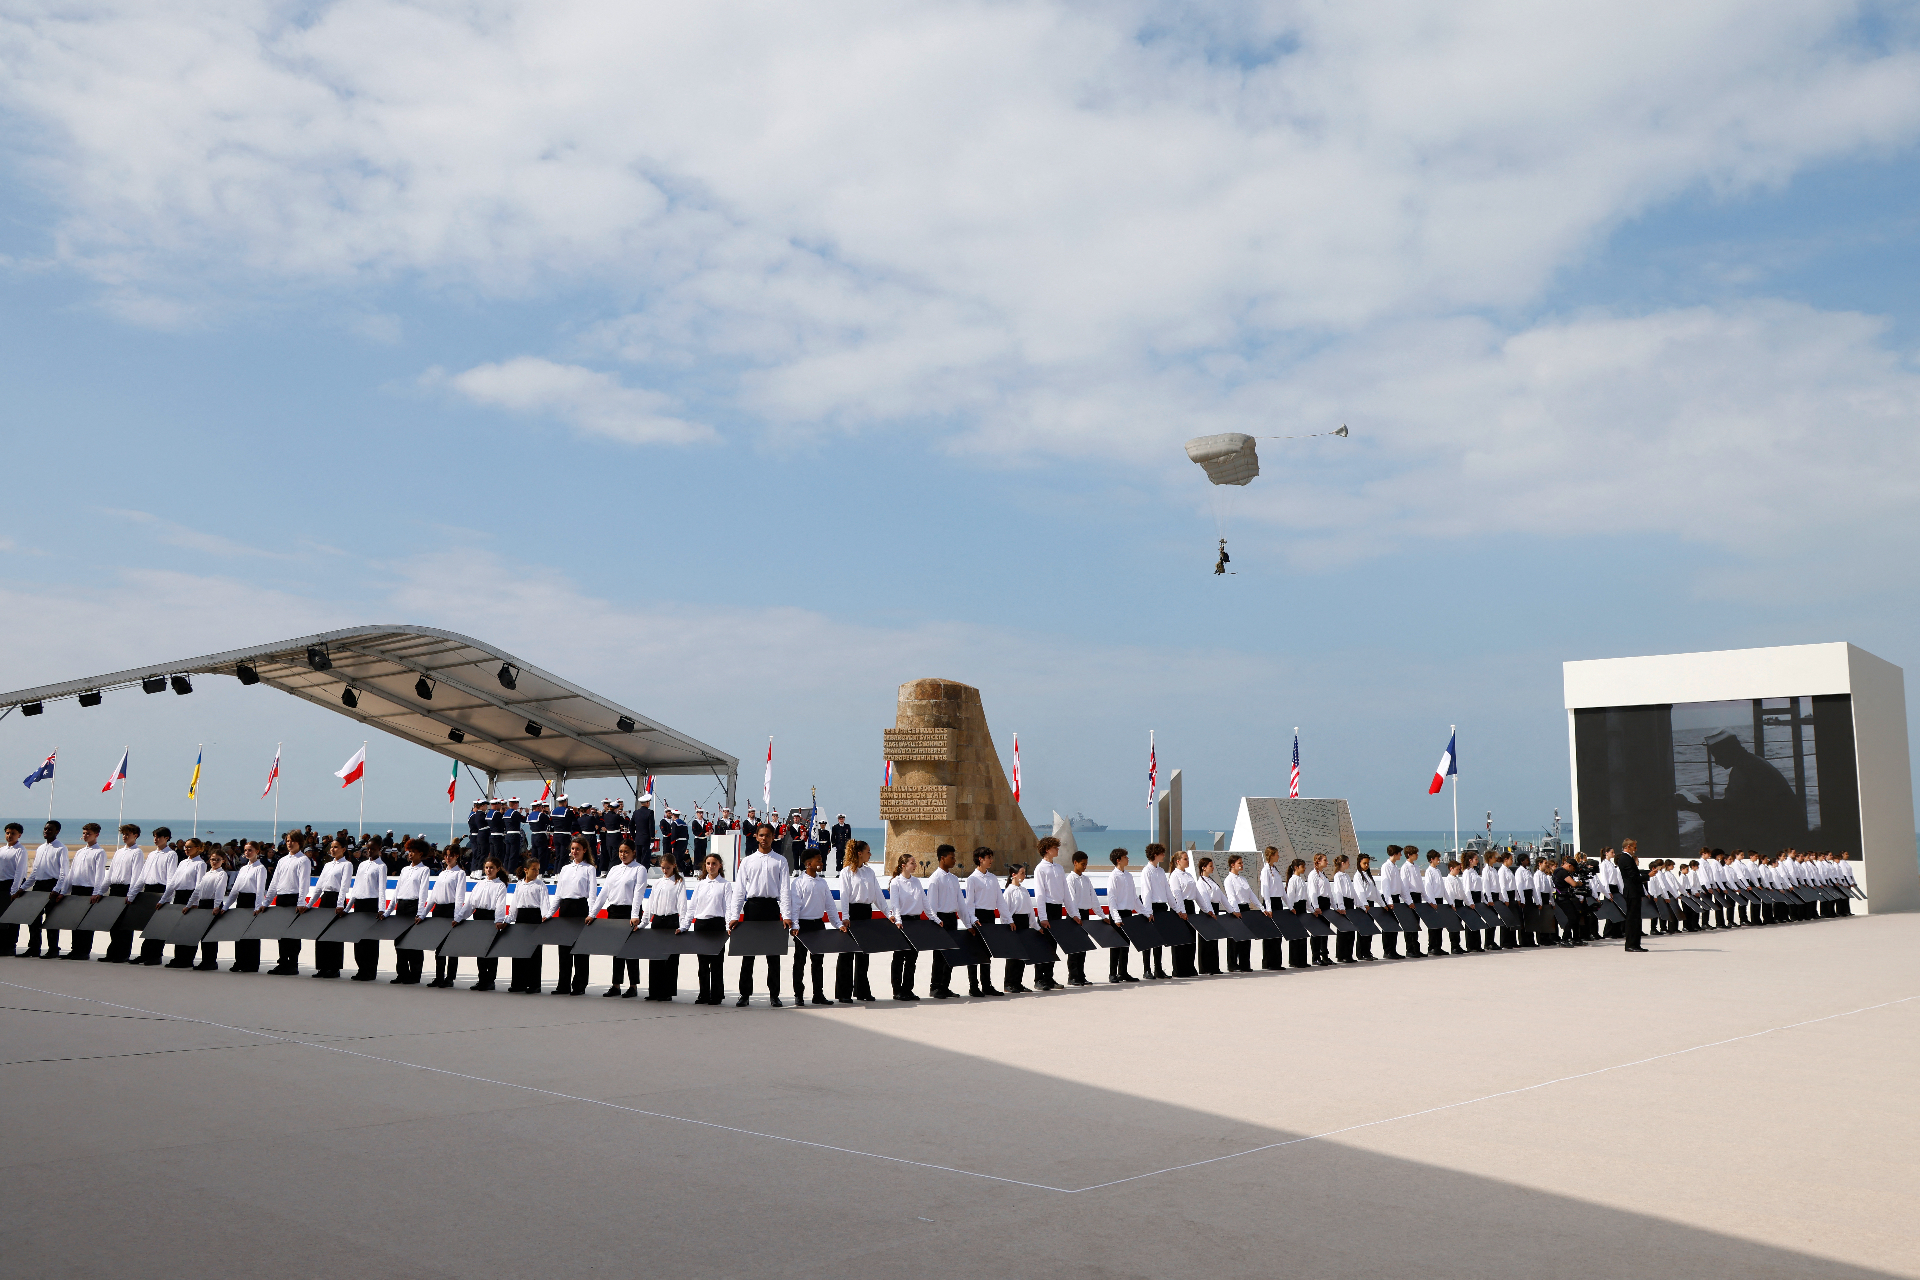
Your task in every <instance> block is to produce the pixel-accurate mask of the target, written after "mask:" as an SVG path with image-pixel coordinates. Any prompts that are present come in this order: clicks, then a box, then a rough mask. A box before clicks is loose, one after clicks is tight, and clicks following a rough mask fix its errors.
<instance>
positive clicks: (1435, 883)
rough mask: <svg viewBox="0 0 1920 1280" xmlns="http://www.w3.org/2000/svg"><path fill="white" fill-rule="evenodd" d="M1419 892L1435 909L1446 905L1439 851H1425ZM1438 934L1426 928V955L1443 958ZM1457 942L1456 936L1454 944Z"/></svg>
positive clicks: (1444, 879) (1434, 929)
mask: <svg viewBox="0 0 1920 1280" xmlns="http://www.w3.org/2000/svg"><path fill="white" fill-rule="evenodd" d="M1420 892H1421V894H1422V895H1424V896H1425V898H1426V900H1427V901H1428V902H1430V903H1432V904H1433V905H1434V906H1436V907H1444V906H1446V905H1447V896H1448V894H1447V875H1446V871H1445V870H1444V869H1443V868H1442V867H1441V865H1440V851H1439V850H1438V849H1429V850H1427V869H1426V871H1425V872H1424V873H1423V874H1422V876H1421V879H1420ZM1440 934H1441V931H1440V930H1439V929H1437V928H1431V927H1430V928H1428V930H1427V954H1428V955H1430V956H1443V955H1445V954H1447V953H1446V951H1445V950H1444V949H1443V948H1442V947H1441V945H1440ZM1458 940H1459V939H1458V937H1457V935H1456V937H1455V941H1456V943H1457V942H1458Z"/></svg>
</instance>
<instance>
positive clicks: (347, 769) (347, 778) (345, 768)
mask: <svg viewBox="0 0 1920 1280" xmlns="http://www.w3.org/2000/svg"><path fill="white" fill-rule="evenodd" d="M366 772H367V749H366V748H365V747H362V748H360V749H359V750H358V751H356V752H354V753H353V759H351V760H349V761H347V762H346V763H345V764H343V765H341V766H340V767H339V768H338V769H335V770H334V771H333V776H334V777H336V778H338V779H340V785H341V786H343V787H350V786H352V785H353V784H354V783H356V782H358V781H360V779H361V778H363V777H364V776H366Z"/></svg>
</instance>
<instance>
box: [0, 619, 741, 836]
mask: <svg viewBox="0 0 1920 1280" xmlns="http://www.w3.org/2000/svg"><path fill="white" fill-rule="evenodd" d="M212 675H219V676H228V677H233V678H237V679H238V680H239V681H240V683H242V684H247V685H251V684H260V685H270V686H272V687H273V688H275V689H278V690H280V691H281V692H282V693H290V694H292V695H293V696H294V697H296V698H304V699H305V700H306V701H308V702H311V703H313V704H314V705H315V706H319V707H325V708H326V709H327V710H329V711H332V712H336V713H338V714H339V715H343V716H350V717H351V718H353V719H355V720H358V721H360V722H361V723H362V724H368V725H372V726H373V727H375V728H377V729H383V730H385V731H386V732H388V733H390V734H393V735H394V736H395V737H398V738H404V739H406V740H407V741H408V742H411V743H414V744H416V745H418V746H422V747H425V748H426V749H427V750H429V751H437V752H439V753H440V754H441V755H443V756H452V757H453V758H454V759H456V760H459V761H461V762H462V763H464V764H466V765H468V766H470V767H472V768H473V769H475V770H478V771H481V772H484V773H485V774H486V775H487V776H488V778H489V779H490V780H491V781H493V782H505V781H541V780H550V781H552V782H553V783H554V784H555V789H556V791H557V790H558V789H559V787H560V784H562V783H564V782H565V781H566V780H567V779H568V778H611V777H619V778H622V779H624V780H625V781H626V783H627V785H628V788H629V789H630V790H634V791H635V792H636V793H637V791H638V788H639V786H640V785H642V784H643V782H644V780H645V778H646V776H647V775H648V774H703V775H711V776H712V777H714V778H716V779H718V780H720V781H721V782H722V783H723V784H724V786H725V789H726V794H727V803H728V804H731V803H732V802H733V795H734V787H735V783H736V780H737V777H738V774H739V769H740V762H739V761H738V760H736V759H735V758H734V757H732V756H730V755H727V754H726V753H725V752H723V751H720V750H718V749H716V748H714V747H710V746H708V745H707V744H705V743H704V742H699V741H697V740H695V739H693V738H690V737H688V736H687V735H686V734H684V733H680V732H679V731H677V730H674V729H670V728H668V727H667V726H666V725H663V724H661V723H659V722H658V721H655V720H649V719H648V718H647V717H645V716H643V715H641V714H640V713H639V712H637V711H630V710H628V709H627V708H626V707H623V706H621V705H619V704H618V703H615V702H610V701H608V700H607V699H605V698H603V697H601V696H600V695H599V694H596V693H590V692H588V691H587V690H585V689H582V688H581V687H580V686H578V685H575V684H569V683H567V682H566V681H565V680H562V679H561V678H560V677H559V676H556V675H552V674H550V673H549V672H545V671H542V670H541V669H540V668H538V667H535V666H531V665H529V664H528V663H525V662H522V661H521V660H520V659H518V658H516V657H514V656H513V655H512V654H510V653H506V652H504V651H503V650H500V649H496V648H494V647H493V646H491V645H489V644H485V643H483V642H481V641H479V640H475V639H472V638H470V637H468V636H462V635H456V634H454V633H453V632H451V631H435V630H433V629H431V628H429V627H400V626H390V627H350V628H347V629H346V630H343V631H328V632H324V633H322V634H320V635H313V636H301V637H299V638H298V639H294V640H283V641H281V642H279V643H278V644H263V645H255V646H254V647H253V648H250V649H233V650H230V651H228V652H226V653H215V654H209V655H207V656H206V657H202V658H188V659H185V660H182V661H174V662H156V663H152V664H149V665H146V666H140V667H133V668H130V669H128V670H126V671H115V672H111V673H109V674H107V675H100V676H88V677H86V678H85V679H82V680H68V681H65V682H64V683H61V684H50V685H45V686H43V687H41V688H38V689H20V690H17V691H15V692H13V693H7V694H0V708H5V709H6V712H5V713H10V712H12V711H13V710H14V709H19V710H21V711H24V712H26V713H27V714H30V715H31V714H38V711H39V709H40V708H41V707H42V706H43V705H44V704H45V703H48V702H53V701H57V700H61V699H66V698H74V699H77V700H79V701H80V703H81V705H83V706H93V705H97V704H98V703H99V701H100V695H104V694H111V693H115V692H117V691H119V690H140V689H144V690H145V691H146V692H148V693H160V692H165V691H167V690H169V689H171V690H173V691H174V692H176V693H180V692H190V691H191V689H192V681H193V677H196V676H212ZM0 714H4V713H0Z"/></svg>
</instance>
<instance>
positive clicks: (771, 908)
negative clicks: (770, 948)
mask: <svg viewBox="0 0 1920 1280" xmlns="http://www.w3.org/2000/svg"><path fill="white" fill-rule="evenodd" d="M753 841H754V844H755V845H756V846H757V847H756V848H755V849H754V851H753V852H752V853H750V854H748V855H747V856H746V857H744V858H742V859H741V860H740V866H739V868H738V869H737V870H736V871H735V872H734V878H733V896H734V899H735V901H736V903H737V904H738V908H739V909H738V911H737V913H731V915H732V919H733V921H734V923H735V924H738V923H739V922H740V921H742V920H778V921H780V923H781V924H782V925H784V926H785V927H786V928H787V929H788V930H789V931H791V930H792V928H793V925H792V923H791V918H790V917H789V916H788V914H787V903H788V881H789V880H790V879H791V877H790V876H789V874H788V869H787V860H786V859H785V858H783V857H781V856H780V855H779V854H777V853H775V852H774V851H773V827H772V825H771V824H769V823H765V822H763V823H761V824H760V826H759V828H758V829H757V830H755V831H754V833H753ZM728 932H732V930H731V929H729V930H728ZM766 960H767V998H768V999H767V1002H768V1003H769V1004H771V1005H772V1006H773V1007H774V1008H776V1009H778V1008H780V957H778V956H768V957H767V958H766ZM753 961H754V957H752V956H741V957H740V998H739V999H738V1000H736V1001H734V1007H735V1008H739V1009H744V1008H745V1007H746V1005H747V1000H748V998H749V997H751V996H752V995H753Z"/></svg>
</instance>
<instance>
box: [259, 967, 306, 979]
mask: <svg viewBox="0 0 1920 1280" xmlns="http://www.w3.org/2000/svg"><path fill="white" fill-rule="evenodd" d="M299 972H300V971H299V970H298V969H289V968H288V967H287V966H286V965H283V964H277V965H275V966H273V968H271V969H269V970H267V974H268V976H270V977H278V978H285V977H288V976H290V975H293V974H297V973H299Z"/></svg>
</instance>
